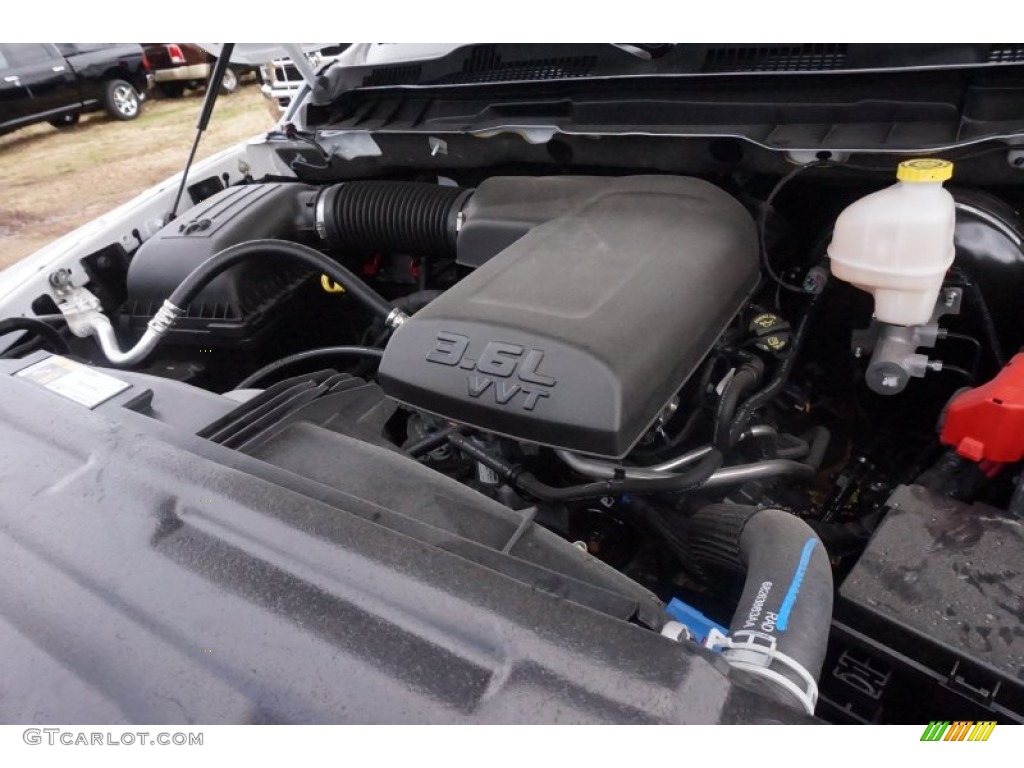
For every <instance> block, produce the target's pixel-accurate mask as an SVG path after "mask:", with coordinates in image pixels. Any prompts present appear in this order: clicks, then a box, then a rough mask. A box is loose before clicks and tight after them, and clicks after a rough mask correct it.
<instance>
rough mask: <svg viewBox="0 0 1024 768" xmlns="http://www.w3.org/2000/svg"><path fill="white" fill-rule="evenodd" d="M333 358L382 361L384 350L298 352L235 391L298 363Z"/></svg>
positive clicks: (257, 373)
mask: <svg viewBox="0 0 1024 768" xmlns="http://www.w3.org/2000/svg"><path fill="white" fill-rule="evenodd" d="M325 357H326V358H331V357H357V358H364V359H370V360H380V359H381V358H382V357H384V352H383V350H380V349H375V348H373V347H317V348H316V349H305V350H303V351H302V352H296V353H295V354H293V355H288V356H287V357H282V358H281V359H280V360H275V361H274V362H272V363H269V364H267V365H265V366H263V367H262V368H260V369H259V370H257V371H254V372H253V373H250V374H249V375H248V376H246V377H245V378H244V379H242V380H241V381H240V382H238V383H237V384H236V385H235V386H234V389H248V388H249V387H252V386H255V385H256V384H257V383H258V382H260V381H263V379H265V378H267V376H270V375H271V374H272V373H277V372H278V371H280V370H281V369H282V368H287V367H289V366H292V365H295V364H297V363H306V362H309V361H310V360H320V359H323V358H325Z"/></svg>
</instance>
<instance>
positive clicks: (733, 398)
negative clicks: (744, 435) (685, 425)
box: [714, 356, 764, 450]
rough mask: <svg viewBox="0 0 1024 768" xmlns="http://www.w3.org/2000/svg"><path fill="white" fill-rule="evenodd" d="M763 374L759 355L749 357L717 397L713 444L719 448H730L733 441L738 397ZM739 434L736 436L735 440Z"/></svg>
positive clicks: (750, 387) (756, 383) (762, 364)
mask: <svg viewBox="0 0 1024 768" xmlns="http://www.w3.org/2000/svg"><path fill="white" fill-rule="evenodd" d="M763 375H764V362H763V361H762V360H761V358H759V357H753V356H752V357H751V358H750V359H749V360H747V361H746V362H744V363H743V364H742V365H741V366H740V367H739V368H737V369H736V372H735V373H734V374H733V376H732V378H731V379H729V382H728V383H727V384H726V385H725V387H724V389H723V390H722V395H721V397H719V398H718V408H717V410H716V412H715V438H714V446H715V447H716V448H718V449H721V450H728V449H729V448H732V447H733V445H734V444H735V442H734V441H733V440H732V439H731V437H730V435H731V433H732V421H733V417H734V416H735V415H736V406H737V405H738V404H739V401H740V398H741V397H743V395H745V394H746V393H747V392H749V391H750V390H752V389H753V388H754V387H756V386H757V385H758V383H760V381H761V377H762V376H763ZM738 439H739V436H737V440H738Z"/></svg>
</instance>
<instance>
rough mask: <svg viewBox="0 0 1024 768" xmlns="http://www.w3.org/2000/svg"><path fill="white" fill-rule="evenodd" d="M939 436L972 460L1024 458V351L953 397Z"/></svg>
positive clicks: (1012, 459) (1002, 460) (1013, 460)
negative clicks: (991, 376)
mask: <svg viewBox="0 0 1024 768" xmlns="http://www.w3.org/2000/svg"><path fill="white" fill-rule="evenodd" d="M941 439H942V442H943V443H944V444H946V445H951V446H953V447H954V448H955V449H956V452H957V454H958V455H960V456H963V457H964V458H965V459H969V460H971V461H995V462H1000V463H1003V462H1005V463H1012V462H1017V461H1020V460H1021V459H1024V354H1019V355H1016V356H1014V358H1013V359H1012V360H1010V362H1009V363H1007V364H1006V367H1004V368H1003V370H1001V371H1000V372H999V374H998V375H997V376H996V377H995V378H994V379H992V381H990V382H988V383H987V384H983V385H982V386H980V387H976V388H975V389H971V390H968V391H966V392H964V393H962V394H960V395H958V396H957V397H956V398H954V399H953V402H951V403H950V405H949V408H948V410H947V412H946V420H945V423H944V424H943V426H942V437H941Z"/></svg>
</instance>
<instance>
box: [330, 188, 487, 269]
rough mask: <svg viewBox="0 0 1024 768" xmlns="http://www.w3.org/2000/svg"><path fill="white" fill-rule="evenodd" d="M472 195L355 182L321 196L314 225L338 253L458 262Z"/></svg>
mask: <svg viewBox="0 0 1024 768" xmlns="http://www.w3.org/2000/svg"><path fill="white" fill-rule="evenodd" d="M471 194H473V190H471V189H463V188H461V187H448V186H439V185H437V184H427V183H424V182H418V181H350V182H346V183H344V184H335V185H333V186H330V187H327V188H326V189H324V190H323V191H321V192H320V193H319V194H318V195H317V198H316V201H315V203H314V205H313V214H314V217H315V219H314V225H315V229H316V232H317V234H318V235H319V236H320V239H321V240H323V241H324V242H325V243H326V244H327V245H329V246H331V247H332V248H338V249H352V250H357V251H384V252H388V253H408V254H422V255H435V256H454V255H455V242H456V240H457V238H458V234H459V229H460V228H461V216H462V209H463V206H465V204H466V200H467V199H468V198H469V196H470V195H471Z"/></svg>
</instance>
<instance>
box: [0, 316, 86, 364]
mask: <svg viewBox="0 0 1024 768" xmlns="http://www.w3.org/2000/svg"><path fill="white" fill-rule="evenodd" d="M15 331H27V332H28V333H31V334H35V335H36V336H38V337H39V338H40V339H42V340H43V341H44V342H46V343H47V344H48V345H49V346H50V350H51V351H52V352H54V353H56V354H58V355H67V354H70V353H71V347H69V346H68V343H67V342H66V341H65V340H64V339H63V338H62V337H61V335H60V334H59V333H57V331H56V330H55V329H53V328H51V327H50V326H48V325H47V324H46V323H44V322H43V321H42V320H37V319H36V318H34V317H10V318H7V319H6V320H0V336H4V335H6V334H8V333H14V332H15ZM21 341H24V339H21ZM16 343H17V342H16Z"/></svg>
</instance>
